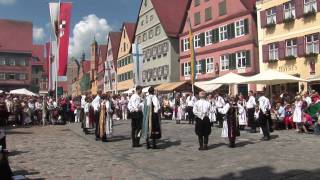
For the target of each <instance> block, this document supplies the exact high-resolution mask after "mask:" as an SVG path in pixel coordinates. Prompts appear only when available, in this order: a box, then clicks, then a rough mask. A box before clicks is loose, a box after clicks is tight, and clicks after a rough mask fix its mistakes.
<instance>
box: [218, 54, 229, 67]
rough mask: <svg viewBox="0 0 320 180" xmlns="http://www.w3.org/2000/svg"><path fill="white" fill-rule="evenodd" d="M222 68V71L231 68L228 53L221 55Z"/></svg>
mask: <svg viewBox="0 0 320 180" xmlns="http://www.w3.org/2000/svg"><path fill="white" fill-rule="evenodd" d="M220 70H221V71H227V70H229V56H228V55H227V54H224V55H221V56H220Z"/></svg>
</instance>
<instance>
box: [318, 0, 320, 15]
mask: <svg viewBox="0 0 320 180" xmlns="http://www.w3.org/2000/svg"><path fill="white" fill-rule="evenodd" d="M317 11H318V12H320V0H317Z"/></svg>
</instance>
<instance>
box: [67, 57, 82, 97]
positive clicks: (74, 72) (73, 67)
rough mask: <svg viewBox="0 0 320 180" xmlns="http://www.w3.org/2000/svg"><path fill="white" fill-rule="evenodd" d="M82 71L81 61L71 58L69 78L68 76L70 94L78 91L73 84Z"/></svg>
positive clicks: (68, 71)
mask: <svg viewBox="0 0 320 180" xmlns="http://www.w3.org/2000/svg"><path fill="white" fill-rule="evenodd" d="M79 71H80V63H79V61H78V60H77V59H71V61H70V62H69V63H68V70H67V78H68V95H74V94H76V93H73V92H76V87H75V86H73V84H74V83H75V82H76V81H77V80H78V77H79Z"/></svg>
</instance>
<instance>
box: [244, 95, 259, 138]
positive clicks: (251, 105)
mask: <svg viewBox="0 0 320 180" xmlns="http://www.w3.org/2000/svg"><path fill="white" fill-rule="evenodd" d="M256 105H257V103H256V98H255V97H254V95H253V91H249V98H248V101H247V107H246V108H247V112H248V121H249V125H250V127H251V131H250V132H251V133H256V132H257V130H256V121H255V120H254V111H255V107H256Z"/></svg>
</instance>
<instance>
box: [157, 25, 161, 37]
mask: <svg viewBox="0 0 320 180" xmlns="http://www.w3.org/2000/svg"><path fill="white" fill-rule="evenodd" d="M160 33H161V29H160V26H157V27H156V36H158V35H159V34H160Z"/></svg>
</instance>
